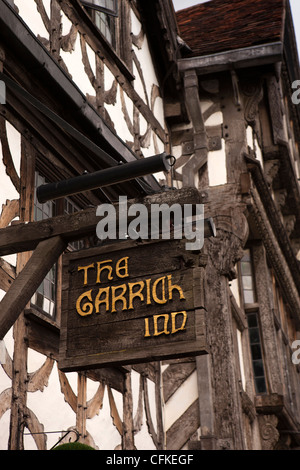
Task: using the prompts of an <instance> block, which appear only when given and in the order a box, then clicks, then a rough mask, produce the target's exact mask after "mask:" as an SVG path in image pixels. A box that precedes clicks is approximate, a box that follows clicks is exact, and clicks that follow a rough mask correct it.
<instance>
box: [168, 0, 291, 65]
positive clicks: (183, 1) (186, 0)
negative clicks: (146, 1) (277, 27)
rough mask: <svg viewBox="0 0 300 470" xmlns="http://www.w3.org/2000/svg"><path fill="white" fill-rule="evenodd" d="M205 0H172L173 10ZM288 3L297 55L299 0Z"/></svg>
mask: <svg viewBox="0 0 300 470" xmlns="http://www.w3.org/2000/svg"><path fill="white" fill-rule="evenodd" d="M206 1H207V0H173V3H174V7H175V10H182V9H183V8H188V7H191V6H192V5H197V4H198V3H205V2H206ZM290 5H291V9H292V14H293V20H294V28H295V33H296V38H297V45H298V56H299V55H300V0H290Z"/></svg>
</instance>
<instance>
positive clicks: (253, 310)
mask: <svg viewBox="0 0 300 470" xmlns="http://www.w3.org/2000/svg"><path fill="white" fill-rule="evenodd" d="M244 252H245V254H246V252H248V257H249V259H250V260H247V263H249V264H250V269H251V273H250V277H251V278H252V279H251V281H252V289H251V290H249V289H245V288H244V282H243V275H242V262H243V258H244V257H242V258H241V260H240V261H239V263H238V274H239V276H238V277H239V286H240V295H241V302H242V306H243V309H244V312H245V315H246V321H247V329H248V338H249V347H250V350H249V352H250V362H251V366H252V374H253V385H254V390H255V394H256V395H266V394H268V393H269V391H268V390H269V389H268V386H269V384H268V376H267V368H266V364H265V357H264V344H263V338H262V329H261V325H260V312H259V303H258V298H257V289H256V275H255V267H254V263H253V247H252V246H251V245H246V247H245V248H244ZM246 276H249V274H246ZM245 291H248V292H250V291H251V292H252V294H253V302H251V303H248V302H245ZM254 314H255V315H256V321H257V326H256V328H257V329H258V335H259V347H260V351H261V360H262V367H263V372H264V375H263V378H264V383H265V391H263V392H259V391H258V386H257V382H256V378H261V377H262V376H259V377H258V376H257V375H256V372H255V367H254V366H255V364H254V362H255V361H256V360H257V359H255V358H253V351H252V346H253V344H254V343H253V342H252V340H251V334H250V329H251V328H250V327H249V318H250V316H251V315H254Z"/></svg>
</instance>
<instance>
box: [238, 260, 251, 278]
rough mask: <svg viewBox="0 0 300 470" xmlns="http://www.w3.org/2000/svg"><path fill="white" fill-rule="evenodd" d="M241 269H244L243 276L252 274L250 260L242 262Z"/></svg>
mask: <svg viewBox="0 0 300 470" xmlns="http://www.w3.org/2000/svg"><path fill="white" fill-rule="evenodd" d="M241 271H242V276H251V275H252V272H251V264H250V263H248V262H246V263H245V262H243V261H242V263H241Z"/></svg>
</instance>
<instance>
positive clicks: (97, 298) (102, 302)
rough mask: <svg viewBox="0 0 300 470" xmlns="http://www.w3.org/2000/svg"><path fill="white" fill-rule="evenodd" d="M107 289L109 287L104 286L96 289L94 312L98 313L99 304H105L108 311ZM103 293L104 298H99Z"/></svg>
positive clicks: (108, 289)
mask: <svg viewBox="0 0 300 470" xmlns="http://www.w3.org/2000/svg"><path fill="white" fill-rule="evenodd" d="M109 291H110V287H105V288H102V289H99V291H98V294H97V296H96V298H95V309H96V310H95V311H96V313H99V306H100V305H101V304H105V309H106V311H107V312H108V311H109ZM103 294H105V296H104V298H102V300H100V298H101V296H102V295H103Z"/></svg>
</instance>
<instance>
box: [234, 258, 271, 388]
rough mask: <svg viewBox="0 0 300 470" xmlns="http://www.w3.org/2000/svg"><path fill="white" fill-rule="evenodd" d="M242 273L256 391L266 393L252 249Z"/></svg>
mask: <svg viewBox="0 0 300 470" xmlns="http://www.w3.org/2000/svg"><path fill="white" fill-rule="evenodd" d="M240 273H241V284H242V293H243V299H244V308H245V313H246V316H247V323H248V332H249V342H250V349H251V359H252V368H253V375H254V384H255V390H256V393H257V394H260V393H266V392H267V387H266V379H265V370H264V363H263V352H262V342H261V337H260V327H259V309H258V305H257V303H256V301H257V298H256V291H255V281H254V270H253V264H252V256H251V250H250V249H247V250H245V251H244V256H243V258H242V259H241V263H240Z"/></svg>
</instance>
